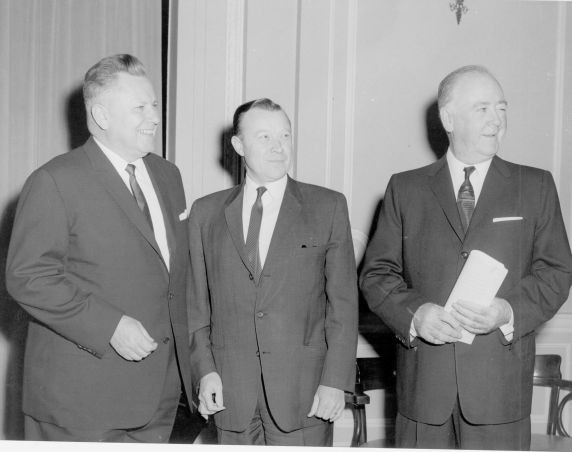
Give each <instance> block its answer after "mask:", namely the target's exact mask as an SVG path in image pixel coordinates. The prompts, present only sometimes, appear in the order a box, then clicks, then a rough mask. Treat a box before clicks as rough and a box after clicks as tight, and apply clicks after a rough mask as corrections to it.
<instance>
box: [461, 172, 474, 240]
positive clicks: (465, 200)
mask: <svg viewBox="0 0 572 452" xmlns="http://www.w3.org/2000/svg"><path fill="white" fill-rule="evenodd" d="M463 171H464V172H465V180H464V181H463V183H462V184H461V187H460V188H459V196H457V209H458V210H459V215H460V216H461V223H463V230H464V231H465V232H467V229H468V228H469V223H470V222H471V217H472V216H473V211H474V210H475V192H474V191H473V186H472V185H471V181H470V180H469V176H470V175H471V173H472V172H473V171H475V167H474V166H467V167H465V168H463Z"/></svg>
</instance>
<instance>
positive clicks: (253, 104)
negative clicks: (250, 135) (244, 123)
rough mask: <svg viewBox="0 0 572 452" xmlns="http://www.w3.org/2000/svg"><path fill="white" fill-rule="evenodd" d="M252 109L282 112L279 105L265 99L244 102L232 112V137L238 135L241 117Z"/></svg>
mask: <svg viewBox="0 0 572 452" xmlns="http://www.w3.org/2000/svg"><path fill="white" fill-rule="evenodd" d="M253 108H260V109H261V110H267V111H282V112H283V111H284V110H283V109H282V107H281V106H280V105H278V104H277V103H276V102H274V101H272V100H270V99H268V98H266V97H264V98H262V99H255V100H251V101H250V102H246V103H245V104H242V105H241V106H240V107H238V108H237V109H236V111H235V112H234V116H233V118H232V134H233V135H236V136H238V135H240V122H241V120H242V116H243V115H244V114H245V113H246V112H247V111H249V110H252V109H253Z"/></svg>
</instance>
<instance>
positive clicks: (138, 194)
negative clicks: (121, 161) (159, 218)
mask: <svg viewBox="0 0 572 452" xmlns="http://www.w3.org/2000/svg"><path fill="white" fill-rule="evenodd" d="M125 171H127V172H128V173H129V185H130V186H131V191H132V192H133V197H134V198H135V201H137V205H138V206H139V208H140V209H141V212H143V215H145V218H147V221H149V225H150V226H151V230H153V221H152V220H151V212H149V206H148V205H147V200H146V199H145V195H144V194H143V190H141V187H140V186H139V183H138V182H137V179H136V178H135V165H133V164H131V163H130V164H129V165H127V166H126V167H125Z"/></svg>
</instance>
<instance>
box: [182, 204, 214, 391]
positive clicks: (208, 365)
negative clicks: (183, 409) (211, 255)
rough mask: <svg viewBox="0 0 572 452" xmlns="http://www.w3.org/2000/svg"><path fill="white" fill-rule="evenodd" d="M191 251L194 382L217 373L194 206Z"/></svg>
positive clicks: (190, 241) (191, 320) (190, 284)
mask: <svg viewBox="0 0 572 452" xmlns="http://www.w3.org/2000/svg"><path fill="white" fill-rule="evenodd" d="M189 248H190V253H191V278H190V282H189V285H188V297H187V298H188V303H189V335H190V336H189V340H190V344H191V365H192V369H193V370H192V373H193V375H192V376H193V380H194V381H195V382H199V381H200V379H201V378H202V377H203V376H205V375H206V374H208V373H210V372H216V367H215V363H214V358H213V355H212V351H211V343H210V332H211V327H210V323H211V309H210V298H209V287H208V280H207V270H206V263H205V258H204V251H203V241H202V234H201V228H200V224H199V207H198V206H197V203H196V202H195V203H194V204H193V206H192V208H191V214H190V216H189Z"/></svg>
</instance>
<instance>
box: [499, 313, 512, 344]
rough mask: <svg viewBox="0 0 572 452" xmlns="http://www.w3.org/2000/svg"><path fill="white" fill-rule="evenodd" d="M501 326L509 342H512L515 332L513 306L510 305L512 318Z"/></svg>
mask: <svg viewBox="0 0 572 452" xmlns="http://www.w3.org/2000/svg"><path fill="white" fill-rule="evenodd" d="M499 328H500V330H501V332H502V334H504V338H505V339H506V340H507V341H508V342H511V341H512V337H513V333H514V312H512V307H510V319H509V321H508V323H505V324H504V325H501V326H500V327H499Z"/></svg>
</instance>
